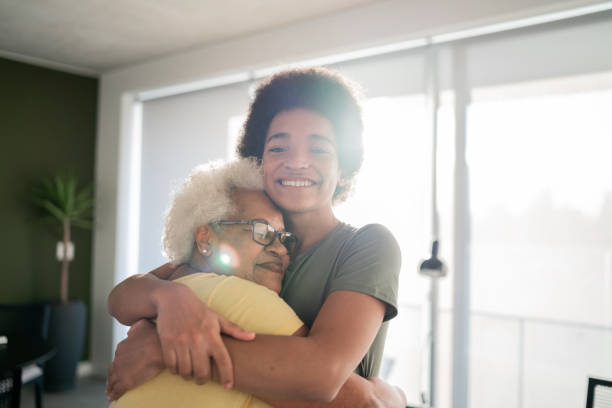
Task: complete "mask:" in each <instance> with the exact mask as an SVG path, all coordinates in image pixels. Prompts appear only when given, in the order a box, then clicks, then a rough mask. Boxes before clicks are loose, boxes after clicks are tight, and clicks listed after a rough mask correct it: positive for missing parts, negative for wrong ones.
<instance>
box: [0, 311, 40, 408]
mask: <svg viewBox="0 0 612 408" xmlns="http://www.w3.org/2000/svg"><path fill="white" fill-rule="evenodd" d="M50 313H51V308H50V306H49V305H48V304H42V303H41V304H35V305H19V306H16V305H0V335H5V336H8V337H9V338H10V335H11V334H19V335H22V336H23V335H25V336H31V337H39V338H41V339H43V340H46V339H47V334H48V332H49V316H50ZM0 347H1V346H0ZM18 380H20V382H19V383H17V381H18ZM28 384H34V388H35V398H36V408H42V405H43V404H42V392H43V385H44V371H43V367H42V366H38V365H36V364H32V365H29V366H26V367H23V369H22V371H21V379H17V378H13V377H12V376H11V375H10V373H0V407H4V406H13V405H14V403H13V402H10V401H11V400H12V399H14V398H17V401H18V400H19V396H18V395H17V396H15V394H16V393H18V392H20V389H21V385H28ZM4 404H6V405H4ZM9 404H10V405H9Z"/></svg>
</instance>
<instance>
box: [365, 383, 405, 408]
mask: <svg viewBox="0 0 612 408" xmlns="http://www.w3.org/2000/svg"><path fill="white" fill-rule="evenodd" d="M368 381H370V382H371V383H372V385H373V386H374V395H375V396H376V400H377V404H378V406H382V407H402V408H403V407H405V406H406V394H404V391H403V390H402V389H401V388H400V387H398V386H395V385H391V384H389V383H387V382H385V381H383V380H381V379H380V378H378V377H368Z"/></svg>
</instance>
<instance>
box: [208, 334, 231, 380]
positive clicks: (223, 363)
mask: <svg viewBox="0 0 612 408" xmlns="http://www.w3.org/2000/svg"><path fill="white" fill-rule="evenodd" d="M210 354H211V357H212V358H213V359H214V360H215V364H216V365H217V370H218V371H219V384H221V386H222V387H223V388H225V389H230V388H232V387H233V385H234V368H233V366H232V360H231V358H230V355H229V352H228V351H227V348H226V347H225V344H224V343H223V341H222V340H221V338H220V337H219V338H218V339H217V342H215V344H211V350H210Z"/></svg>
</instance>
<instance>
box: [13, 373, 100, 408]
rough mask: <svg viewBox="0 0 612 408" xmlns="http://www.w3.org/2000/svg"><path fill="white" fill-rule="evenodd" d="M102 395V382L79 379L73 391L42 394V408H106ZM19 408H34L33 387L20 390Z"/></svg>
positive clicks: (91, 379) (92, 379)
mask: <svg viewBox="0 0 612 408" xmlns="http://www.w3.org/2000/svg"><path fill="white" fill-rule="evenodd" d="M108 405H109V403H108V401H107V400H106V397H105V395H104V380H98V379H94V378H81V379H79V381H78V383H77V387H76V388H75V389H74V390H71V391H66V392H56V393H44V396H43V407H44V408H72V407H75V408H107V407H108ZM21 407H22V408H34V407H35V403H34V387H33V386H31V385H29V386H26V387H24V388H23V389H22V390H21Z"/></svg>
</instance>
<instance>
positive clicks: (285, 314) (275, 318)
mask: <svg viewBox="0 0 612 408" xmlns="http://www.w3.org/2000/svg"><path fill="white" fill-rule="evenodd" d="M202 198H206V199H205V200H204V199H202ZM283 230H284V225H283V218H282V215H281V214H280V212H279V211H278V209H276V207H274V205H273V204H272V203H271V202H270V200H269V199H268V198H267V197H266V195H265V194H264V193H263V191H262V181H261V176H260V173H259V171H258V168H257V166H256V164H255V163H254V162H253V161H250V160H244V159H243V160H240V161H237V162H233V163H230V164H227V165H225V166H217V167H215V166H210V167H208V168H202V167H200V168H196V169H195V170H194V171H193V172H192V173H191V175H190V176H189V177H188V179H187V180H186V182H185V184H184V185H183V187H182V189H181V190H180V191H178V192H177V194H176V195H175V197H174V199H173V201H172V204H171V206H170V209H169V212H168V215H167V218H166V227H165V232H164V238H163V244H164V249H165V252H166V255H167V256H168V258H169V259H170V260H171V263H172V264H173V265H177V266H178V267H177V268H176V269H175V271H174V273H173V275H172V276H171V277H170V279H172V280H174V281H175V282H178V283H181V284H183V285H185V286H186V288H187V287H188V288H189V290H192V291H193V292H194V293H195V294H196V295H197V296H198V298H199V299H200V300H201V301H202V302H204V303H205V304H206V305H207V306H208V307H209V308H211V309H212V310H214V311H216V312H217V313H219V314H221V315H222V316H223V317H224V318H227V319H229V320H230V321H232V322H234V323H236V324H239V325H240V326H241V327H243V328H245V329H246V330H251V331H253V332H256V333H262V334H276V335H291V334H294V335H300V334H305V326H304V325H303V323H302V322H301V320H300V319H299V318H298V317H297V316H296V314H295V313H294V312H293V310H292V309H291V308H290V307H289V306H287V304H286V303H285V302H284V301H283V300H282V299H281V298H280V297H279V296H278V292H279V291H280V289H281V281H282V278H283V274H284V272H285V269H286V268H287V265H288V263H289V256H288V253H289V251H290V250H291V249H293V248H294V247H295V244H296V242H297V241H296V239H295V237H294V236H293V235H292V234H290V233H288V232H285V231H283ZM202 272H207V273H202ZM141 324H146V323H141ZM148 324H150V323H148ZM113 406H115V407H116V408H121V407H140V406H146V407H168V406H174V407H206V406H215V407H217V406H218V407H221V406H222V407H247V406H249V407H255V406H267V405H266V404H264V403H263V402H261V401H258V400H256V399H254V398H252V397H251V396H250V395H248V394H245V393H242V392H239V391H237V390H226V389H224V388H222V387H221V386H220V385H218V384H216V383H214V382H209V383H207V384H206V385H204V386H199V385H197V384H196V383H195V382H193V381H186V380H184V379H182V378H181V377H179V376H176V375H172V374H170V373H169V372H168V371H164V372H162V373H161V374H160V375H158V376H157V377H155V378H153V379H152V380H150V381H148V382H146V383H144V384H143V385H141V386H140V387H137V388H135V389H134V390H132V391H130V392H128V393H127V394H125V395H124V396H123V397H122V398H120V399H119V400H118V401H117V402H116V403H115V404H114V405H113Z"/></svg>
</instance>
